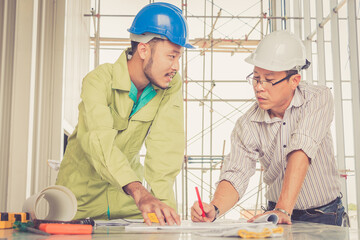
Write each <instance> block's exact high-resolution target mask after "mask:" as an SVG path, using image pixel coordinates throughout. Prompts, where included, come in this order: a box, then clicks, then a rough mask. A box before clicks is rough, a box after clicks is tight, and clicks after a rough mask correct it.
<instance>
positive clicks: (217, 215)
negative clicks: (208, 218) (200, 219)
mask: <svg viewBox="0 0 360 240" xmlns="http://www.w3.org/2000/svg"><path fill="white" fill-rule="evenodd" d="M213 206H214V209H215V217H214V219H213V220H212V222H214V221H215V220H216V219H217V218H218V217H219V215H220V210H219V208H218V207H217V206H216V205H214V204H213Z"/></svg>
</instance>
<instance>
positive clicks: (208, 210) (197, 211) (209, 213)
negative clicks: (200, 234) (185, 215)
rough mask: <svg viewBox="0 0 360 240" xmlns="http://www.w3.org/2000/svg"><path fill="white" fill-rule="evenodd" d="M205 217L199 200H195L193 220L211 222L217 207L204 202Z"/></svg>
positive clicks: (192, 210)
mask: <svg viewBox="0 0 360 240" xmlns="http://www.w3.org/2000/svg"><path fill="white" fill-rule="evenodd" d="M202 205H203V208H204V212H205V217H203V216H202V210H201V208H200V206H199V202H195V203H194V205H193V206H192V207H191V220H192V221H193V222H211V221H213V220H214V218H215V214H216V213H215V208H214V205H212V204H207V203H204V202H203V203H202Z"/></svg>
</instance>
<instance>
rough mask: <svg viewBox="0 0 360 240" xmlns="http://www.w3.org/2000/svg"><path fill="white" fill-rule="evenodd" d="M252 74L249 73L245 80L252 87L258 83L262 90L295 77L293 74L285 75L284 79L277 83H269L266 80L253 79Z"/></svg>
mask: <svg viewBox="0 0 360 240" xmlns="http://www.w3.org/2000/svg"><path fill="white" fill-rule="evenodd" d="M253 74H254V73H250V74H249V75H248V76H247V77H246V80H247V81H248V82H249V84H250V85H252V86H253V87H255V86H256V85H257V84H258V83H260V85H261V86H262V87H263V88H270V87H272V86H274V85H276V84H278V83H281V82H282V81H285V80H286V79H288V78H289V77H291V76H293V75H295V74H289V75H287V76H286V77H284V78H282V79H280V80H279V81H277V82H274V83H273V82H271V81H266V80H260V79H255V78H254V77H253V76H252V75H253Z"/></svg>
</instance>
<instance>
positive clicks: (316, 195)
mask: <svg viewBox="0 0 360 240" xmlns="http://www.w3.org/2000/svg"><path fill="white" fill-rule="evenodd" d="M333 105H334V104H333V98H332V94H331V92H330V89H329V88H327V87H325V86H316V85H312V84H307V83H303V82H302V83H301V84H299V86H298V87H297V89H296V90H295V94H294V97H293V99H292V101H291V103H290V105H289V107H288V108H287V109H286V111H285V113H284V116H283V119H280V118H277V117H274V118H270V116H269V114H268V112H267V111H265V110H263V109H261V108H259V106H258V104H257V103H255V104H254V105H253V106H252V107H251V108H250V109H249V110H248V111H247V112H246V113H245V114H244V115H243V116H241V117H240V118H239V119H238V121H237V122H236V124H235V127H234V129H233V131H232V134H231V151H230V153H229V155H227V156H226V157H225V159H224V165H223V168H222V170H221V174H220V179H219V182H220V181H222V180H227V181H229V182H230V183H231V184H232V185H233V186H234V188H235V189H236V190H237V191H238V193H239V196H240V198H241V197H242V196H243V194H244V192H245V190H246V188H247V185H248V183H249V179H250V177H251V176H252V175H254V173H255V170H256V168H255V167H256V162H257V161H259V162H260V163H261V165H262V166H263V168H264V175H263V180H264V182H265V183H266V184H267V185H268V186H269V188H268V191H267V193H266V194H265V197H266V198H267V199H268V200H269V201H272V202H277V200H278V198H279V196H280V192H281V187H282V183H283V179H284V175H285V170H286V164H287V161H286V159H287V155H288V154H289V153H290V152H292V151H294V150H300V149H301V150H303V151H304V152H305V154H306V155H307V156H308V157H309V159H310V163H311V164H310V165H309V168H308V172H307V175H306V177H305V180H304V183H303V185H302V188H301V190H300V194H299V196H298V199H297V201H296V204H295V207H294V209H308V208H313V207H319V206H322V205H325V204H327V203H329V202H331V201H333V200H334V199H335V198H336V197H337V196H339V194H340V176H339V173H338V170H337V166H336V162H335V157H334V148H333V141H332V137H331V132H330V126H331V122H332V120H333V115H334V106H333Z"/></svg>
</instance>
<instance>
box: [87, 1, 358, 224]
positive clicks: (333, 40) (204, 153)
mask: <svg viewBox="0 0 360 240" xmlns="http://www.w3.org/2000/svg"><path fill="white" fill-rule="evenodd" d="M228 1H230V0H228ZM228 1H221V3H220V1H214V0H204V1H203V5H202V7H203V14H193V13H192V12H191V11H190V10H189V8H190V7H191V4H193V2H190V1H187V0H181V1H180V0H179V1H177V2H176V5H178V6H179V7H180V8H181V9H182V10H183V13H184V15H185V17H186V18H187V19H188V20H189V21H192V20H197V21H200V22H201V24H202V25H203V34H202V37H198V36H197V37H195V38H192V39H190V43H191V44H192V45H194V46H197V49H195V50H187V49H186V50H185V52H184V55H183V58H182V69H181V75H182V78H183V96H184V107H185V139H186V149H185V156H184V164H183V169H182V172H181V180H180V183H178V184H177V186H178V185H181V198H179V196H178V195H177V200H178V202H181V205H179V206H178V208H179V209H180V210H181V211H180V212H181V214H182V217H183V219H188V218H189V213H190V211H189V208H190V207H191V205H192V202H189V199H190V197H189V193H192V192H193V189H191V188H190V185H198V186H200V192H201V196H202V198H204V195H205V194H206V196H205V199H211V198H212V196H213V193H214V189H215V182H216V180H217V179H216V176H217V175H218V173H219V170H220V169H221V165H222V161H223V159H224V156H225V154H226V147H229V146H228V145H229V144H230V143H228V142H226V141H225V140H224V141H223V144H222V146H220V147H217V148H216V149H214V139H216V138H217V136H216V135H215V134H214V132H215V130H216V128H218V127H219V126H221V125H223V124H224V123H225V122H230V123H232V124H234V122H235V121H234V120H236V119H237V118H238V117H240V116H241V115H242V114H243V113H244V112H245V111H246V110H247V109H248V108H249V107H250V106H251V105H252V104H253V102H254V98H253V97H243V98H239V97H237V98H225V97H223V96H222V95H221V94H219V92H217V91H216V89H217V88H219V87H218V86H219V85H221V84H225V85H226V84H228V85H231V84H239V85H244V84H246V81H245V79H242V78H241V79H239V78H238V79H217V78H215V77H214V71H215V70H216V68H217V66H216V65H215V64H214V61H215V58H216V57H217V56H218V54H228V55H229V56H234V55H241V54H249V53H251V52H252V51H253V50H254V49H255V48H256V46H257V45H258V43H259V41H260V40H261V39H262V38H263V36H264V35H266V34H268V33H269V32H272V31H275V30H279V29H286V30H290V31H292V32H294V33H295V34H296V35H298V36H299V37H300V38H301V39H303V41H304V44H305V47H306V52H307V57H308V59H309V60H310V61H311V62H312V63H313V64H312V66H311V67H310V68H309V69H308V70H307V71H306V73H304V74H303V77H304V78H305V79H306V81H309V82H314V83H315V84H322V85H327V86H329V87H331V88H332V91H333V94H334V99H335V101H334V102H335V121H334V128H335V132H334V135H335V136H336V146H335V150H336V159H337V163H338V167H339V172H340V176H341V188H342V194H343V203H344V206H345V207H346V208H347V204H348V203H349V201H348V188H349V186H348V185H347V179H349V178H348V177H350V178H352V177H353V176H355V179H354V178H352V181H353V182H355V189H356V203H357V206H360V175H357V174H354V173H355V170H354V169H359V168H360V165H359V158H360V125H359V124H355V123H359V122H360V106H359V102H360V98H359V96H360V93H359V59H358V55H359V50H358V43H359V40H358V37H357V33H358V27H357V23H358V21H359V18H358V17H357V15H356V14H357V13H356V11H357V9H358V8H359V6H358V5H356V1H355V0H348V1H346V0H342V1H338V0H329V1H326V2H325V3H324V2H323V0H317V1H310V0H268V1H263V0H260V1H256V2H253V3H251V5H250V6H247V8H246V9H243V8H242V7H243V6H241V5H240V3H239V1H232V2H233V3H234V4H235V5H236V7H237V8H239V9H238V11H239V12H240V14H237V15H235V14H233V13H231V11H230V10H229V9H226V8H224V7H222V4H223V2H228ZM150 2H153V1H150ZM100 3H102V4H103V1H100V0H97V1H95V5H94V6H95V8H94V10H92V11H91V13H90V14H85V16H86V17H91V18H92V19H93V29H94V36H93V37H91V39H90V40H91V46H92V50H93V51H94V66H97V65H98V64H99V62H100V61H99V59H100V51H101V50H123V49H125V48H127V47H129V46H130V45H129V38H127V37H123V38H118V37H101V36H100V26H101V24H100V21H101V19H102V18H118V17H120V18H133V17H134V16H135V15H134V14H126V15H125V14H123V15H116V14H102V13H101V12H100V6H102V5H101V4H100ZM172 3H173V4H174V2H172ZM104 4H106V1H105V2H104ZM128 4H130V1H129V3H128ZM144 4H146V2H144ZM324 5H325V6H326V7H327V8H325V6H324ZM254 8H256V11H254ZM249 9H252V11H251V14H249V13H248V12H249ZM231 10H232V11H233V10H234V9H231ZM324 12H328V14H327V15H326V16H325V17H324V15H323V14H324ZM339 13H341V16H339V15H340V14H339ZM245 14H247V15H245ZM245 20H246V21H245ZM233 21H237V22H236V23H237V24H238V25H240V26H245V30H242V32H241V34H236V36H232V35H231V33H230V34H223V33H222V32H221V29H222V28H224V27H225V26H227V25H229V24H233V23H234V22H233ZM254 21H255V22H254ZM340 25H341V26H344V25H346V26H347V28H344V27H341V26H340ZM189 26H190V28H191V25H190V24H189ZM238 29H240V27H239V28H237V29H235V30H234V31H233V32H236V31H237V30H238ZM345 33H346V36H344V34H345ZM344 42H346V43H345V45H346V46H347V47H348V52H347V49H344V48H343V46H344ZM341 46H342V47H341ZM330 48H331V51H326V49H330ZM347 54H348V55H347ZM199 59H201V62H202V69H200V68H199V69H197V74H195V75H196V76H194V77H193V76H192V73H193V72H194V70H193V69H192V65H193V62H194V61H195V60H199ZM329 59H330V62H329ZM329 66H330V67H329ZM200 72H201V74H199V73H200ZM243 75H245V74H243ZM201 78H202V79H201ZM194 88H196V89H197V92H196V91H194V90H193V89H194ZM344 88H346V89H345V90H344ZM348 89H351V96H352V97H350V98H349V97H348V96H347V95H346V94H344V92H346V90H348ZM345 95H346V96H345ZM218 103H221V104H224V105H217V104H218ZM194 104H198V107H199V108H200V110H201V117H200V119H194V118H193V117H192V116H191V114H190V112H191V107H193V106H194ZM349 105H350V106H349ZM219 106H226V107H227V108H229V110H228V111H227V112H226V113H224V112H223V111H222V109H219ZM349 107H350V109H351V113H350V114H349V112H346V111H349ZM344 108H346V109H344ZM215 116H216V117H215ZM347 116H351V117H350V118H351V119H350V120H351V121H350V123H351V124H349V119H348V117H347ZM194 121H198V122H199V123H198V125H199V126H200V129H198V131H197V132H191V133H190V132H189V129H190V127H189V126H190V125H191V124H192V123H193V122H194ZM228 134H230V132H229V133H228ZM348 138H352V139H353V142H352V144H353V146H352V148H351V149H350V150H349V149H346V148H345V146H348V145H349V144H348V143H349V141H348V140H347V139H348ZM197 142H200V144H199V145H200V147H199V149H198V151H197V153H196V154H193V153H191V152H193V150H192V151H191V152H190V151H189V148H190V147H191V145H192V144H195V143H197ZM219 145H220V144H218V146H219ZM219 153H221V154H219ZM199 171H200V173H199V174H197V173H198V172H199ZM257 172H258V177H259V179H258V181H257V184H254V187H249V188H248V190H247V192H246V194H245V196H243V197H242V199H241V201H240V202H239V203H237V204H236V206H234V208H233V209H232V210H231V211H236V212H237V213H238V214H243V216H245V217H248V216H252V215H254V214H257V213H258V211H259V208H260V206H262V205H264V204H265V202H264V201H265V199H264V198H263V195H264V191H265V190H266V186H264V184H263V182H262V173H263V169H262V168H261V166H260V165H259V164H258V165H257ZM177 186H176V187H177ZM355 189H349V190H350V191H354V190H355ZM177 190H178V189H177ZM176 192H177V193H178V194H179V191H176ZM254 197H255V199H256V201H255V204H253V207H252V208H251V210H250V211H248V210H245V209H249V207H243V203H244V202H245V201H246V200H247V199H250V198H254ZM357 216H360V207H358V208H357ZM358 226H360V221H358Z"/></svg>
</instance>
